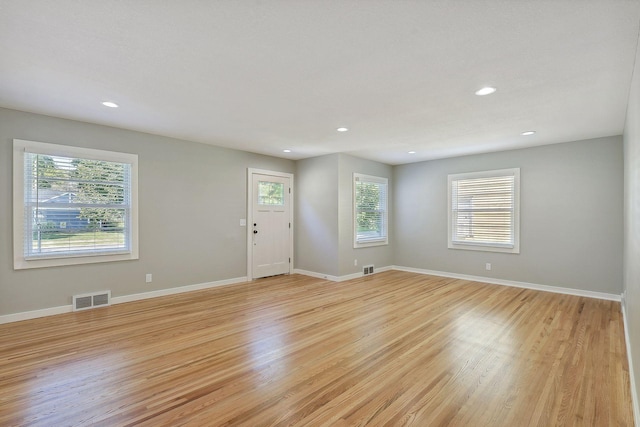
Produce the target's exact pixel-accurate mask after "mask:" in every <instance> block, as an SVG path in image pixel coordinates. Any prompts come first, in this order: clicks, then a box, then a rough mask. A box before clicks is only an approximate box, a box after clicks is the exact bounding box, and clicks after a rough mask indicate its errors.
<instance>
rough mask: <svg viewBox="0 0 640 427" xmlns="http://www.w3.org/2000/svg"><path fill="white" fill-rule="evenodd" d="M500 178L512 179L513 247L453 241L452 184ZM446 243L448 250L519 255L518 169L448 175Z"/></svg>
mask: <svg viewBox="0 0 640 427" xmlns="http://www.w3.org/2000/svg"><path fill="white" fill-rule="evenodd" d="M501 176H513V177H514V194H513V199H514V200H513V204H514V205H513V211H514V212H513V246H511V245H509V246H505V245H503V244H498V243H496V244H492V243H458V242H454V241H453V229H452V227H453V217H452V216H453V209H452V186H451V184H452V182H453V181H458V180H463V179H475V178H490V177H501ZM447 211H448V212H447V234H448V236H447V242H448V248H449V249H463V250H471V251H485V252H502V253H512V254H519V253H520V168H510V169H496V170H489V171H480V172H467V173H458V174H450V175H448V179H447Z"/></svg>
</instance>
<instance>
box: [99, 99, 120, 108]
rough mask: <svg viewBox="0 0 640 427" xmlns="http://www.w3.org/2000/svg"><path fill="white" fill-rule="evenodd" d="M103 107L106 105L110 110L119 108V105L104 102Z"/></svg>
mask: <svg viewBox="0 0 640 427" xmlns="http://www.w3.org/2000/svg"><path fill="white" fill-rule="evenodd" d="M102 105H104V106H105V107H109V108H118V104H116V103H115V102H111V101H104V102H103V103H102Z"/></svg>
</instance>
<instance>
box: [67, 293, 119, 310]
mask: <svg viewBox="0 0 640 427" xmlns="http://www.w3.org/2000/svg"><path fill="white" fill-rule="evenodd" d="M107 305H111V291H101V292H94V293H91V294H82V295H74V296H73V311H80V310H88V309H90V308H96V307H104V306H107Z"/></svg>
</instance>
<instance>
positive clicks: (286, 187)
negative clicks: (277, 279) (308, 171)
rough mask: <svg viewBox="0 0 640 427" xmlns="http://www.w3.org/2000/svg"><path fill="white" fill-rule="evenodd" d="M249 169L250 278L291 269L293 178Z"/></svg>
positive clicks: (271, 274)
mask: <svg viewBox="0 0 640 427" xmlns="http://www.w3.org/2000/svg"><path fill="white" fill-rule="evenodd" d="M287 175H288V174H277V175H269V174H265V173H256V172H251V171H250V176H251V191H250V192H249V194H250V197H251V200H250V201H249V209H250V217H249V218H248V219H249V223H248V224H247V226H248V227H247V228H248V230H247V231H248V232H249V236H250V238H249V244H250V248H249V249H248V250H249V251H250V254H249V255H250V256H249V258H250V263H249V268H250V271H249V278H250V279H257V278H260V277H266V276H275V275H277V274H285V273H289V272H290V267H291V242H292V239H291V236H292V234H291V233H292V228H291V227H292V224H291V177H290V176H287Z"/></svg>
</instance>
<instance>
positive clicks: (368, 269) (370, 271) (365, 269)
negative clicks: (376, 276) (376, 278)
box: [362, 265, 373, 276]
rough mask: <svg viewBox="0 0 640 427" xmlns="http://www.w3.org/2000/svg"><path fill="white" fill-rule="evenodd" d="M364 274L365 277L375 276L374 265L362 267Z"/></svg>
mask: <svg viewBox="0 0 640 427" xmlns="http://www.w3.org/2000/svg"><path fill="white" fill-rule="evenodd" d="M362 274H363V275H365V276H368V275H369V274H373V265H365V266H364V267H362Z"/></svg>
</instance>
